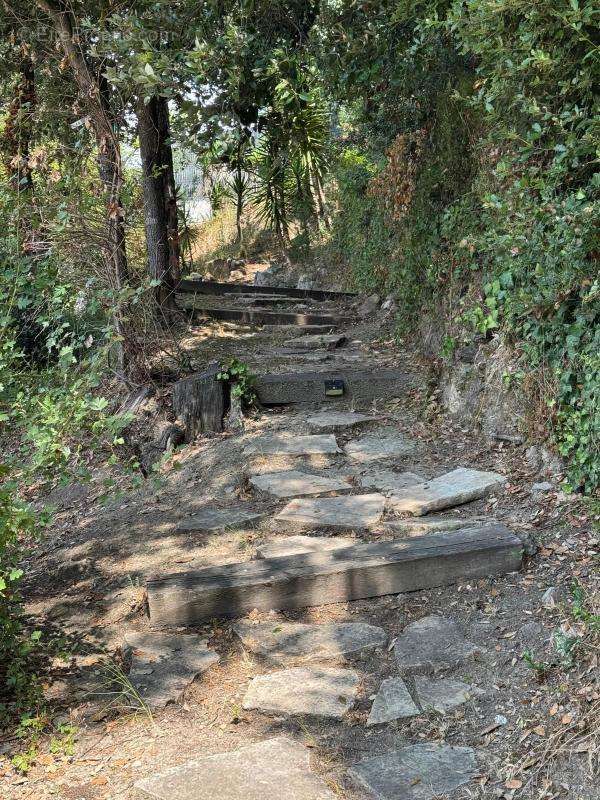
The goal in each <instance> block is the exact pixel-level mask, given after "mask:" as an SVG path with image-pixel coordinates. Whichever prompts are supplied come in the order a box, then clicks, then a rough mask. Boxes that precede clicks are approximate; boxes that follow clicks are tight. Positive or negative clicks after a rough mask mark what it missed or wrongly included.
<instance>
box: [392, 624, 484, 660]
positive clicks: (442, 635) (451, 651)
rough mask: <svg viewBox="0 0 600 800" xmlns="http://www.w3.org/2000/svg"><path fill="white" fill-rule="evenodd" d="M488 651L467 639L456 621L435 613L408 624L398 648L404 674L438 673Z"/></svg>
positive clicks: (396, 649) (397, 645)
mask: <svg viewBox="0 0 600 800" xmlns="http://www.w3.org/2000/svg"><path fill="white" fill-rule="evenodd" d="M484 652H485V650H484V649H483V648H482V647H479V645H476V644H474V643H473V642H468V641H467V640H466V639H465V638H464V636H463V635H462V633H461V632H460V630H459V628H458V625H457V624H456V622H454V620H451V619H447V618H446V617H439V616H435V615H431V616H429V617H423V619H420V620H418V621H417V622H412V623H411V624H410V625H407V626H406V628H405V629H404V630H403V632H402V633H401V634H400V636H399V637H398V638H397V640H396V645H395V647H394V654H395V656H396V661H397V662H398V666H399V667H400V670H401V672H403V673H422V672H438V671H439V670H443V669H449V668H450V667H455V666H457V665H458V664H462V663H464V662H465V661H468V660H469V659H471V658H473V657H475V656H478V655H480V654H482V653H484Z"/></svg>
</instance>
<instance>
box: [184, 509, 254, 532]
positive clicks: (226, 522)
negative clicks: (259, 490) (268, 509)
mask: <svg viewBox="0 0 600 800" xmlns="http://www.w3.org/2000/svg"><path fill="white" fill-rule="evenodd" d="M264 516H265V512H264V511H252V510H251V509H249V508H246V507H242V506H237V507H236V508H205V509H203V510H202V511H201V512H200V513H199V514H194V516H193V517H187V518H186V519H182V520H181V521H180V522H179V523H178V525H177V528H176V530H177V531H178V532H181V533H184V532H188V531H189V532H193V531H225V530H236V529H237V528H244V527H250V526H252V525H254V524H256V523H257V522H258V521H259V520H260V519H262V518H263V517H264Z"/></svg>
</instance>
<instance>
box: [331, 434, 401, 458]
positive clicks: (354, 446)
mask: <svg viewBox="0 0 600 800" xmlns="http://www.w3.org/2000/svg"><path fill="white" fill-rule="evenodd" d="M344 449H345V451H346V454H347V455H348V457H349V458H350V459H351V460H352V461H358V462H359V463H361V464H362V463H365V462H369V461H383V460H385V459H388V458H399V457H401V456H407V455H410V454H411V453H414V451H415V449H416V444H415V442H412V441H410V439H405V438H404V437H403V436H394V437H392V436H388V437H381V436H377V435H375V434H370V435H368V436H363V437H362V438H361V439H356V440H355V441H354V442H349V443H348V444H347V445H346V447H345V448H344Z"/></svg>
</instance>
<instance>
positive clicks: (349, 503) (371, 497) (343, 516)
mask: <svg viewBox="0 0 600 800" xmlns="http://www.w3.org/2000/svg"><path fill="white" fill-rule="evenodd" d="M384 509H385V497H384V496H383V495H382V494H376V493H373V494H353V495H345V496H343V497H323V498H317V499H312V498H298V499H295V500H291V501H290V502H289V503H288V504H287V505H286V506H285V507H284V508H283V509H282V510H281V511H280V512H279V513H278V514H276V516H275V519H276V520H277V521H278V522H286V523H289V524H291V525H293V526H297V527H301V528H314V527H319V528H326V527H328V528H343V529H345V530H359V529H364V528H371V527H373V526H374V525H376V524H377V523H378V522H379V521H380V520H381V518H382V517H383V512H384Z"/></svg>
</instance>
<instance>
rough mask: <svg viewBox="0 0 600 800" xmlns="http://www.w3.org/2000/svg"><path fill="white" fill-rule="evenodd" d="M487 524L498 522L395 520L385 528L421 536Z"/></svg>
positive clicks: (475, 518) (477, 519)
mask: <svg viewBox="0 0 600 800" xmlns="http://www.w3.org/2000/svg"><path fill="white" fill-rule="evenodd" d="M486 522H487V523H488V524H490V525H495V524H496V523H497V520H495V519H488V520H484V519H482V518H477V517H473V518H472V519H469V518H466V519H456V518H450V519H448V518H436V517H433V518H432V519H429V518H427V517H425V518H423V519H393V520H388V521H387V522H386V523H385V527H386V528H389V529H390V530H392V531H395V532H396V533H404V534H405V535H406V536H420V535H422V534H424V533H434V532H435V531H460V530H463V529H464V528H472V527H474V526H476V525H484V524H486Z"/></svg>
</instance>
